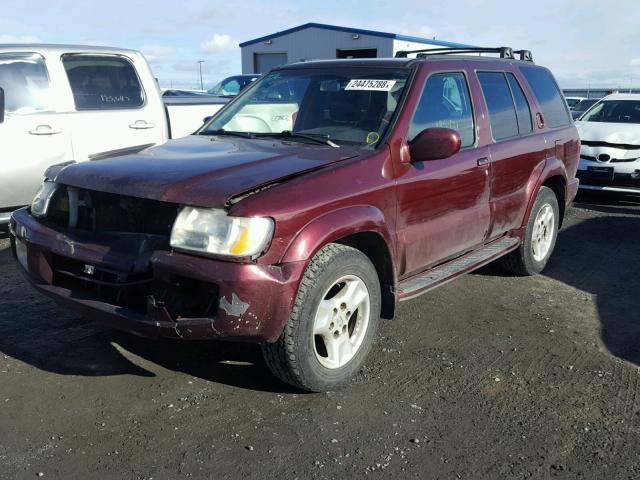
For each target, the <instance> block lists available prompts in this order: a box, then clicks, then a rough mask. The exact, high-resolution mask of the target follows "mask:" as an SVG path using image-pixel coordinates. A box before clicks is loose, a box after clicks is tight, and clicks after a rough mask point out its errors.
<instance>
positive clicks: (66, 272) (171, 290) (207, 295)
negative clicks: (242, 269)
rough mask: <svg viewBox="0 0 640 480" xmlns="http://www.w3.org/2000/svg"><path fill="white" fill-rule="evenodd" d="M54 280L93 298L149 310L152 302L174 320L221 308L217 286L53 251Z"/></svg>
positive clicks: (210, 313) (143, 311) (209, 313)
mask: <svg viewBox="0 0 640 480" xmlns="http://www.w3.org/2000/svg"><path fill="white" fill-rule="evenodd" d="M50 261H51V267H52V271H53V278H52V284H53V285H54V286H59V287H63V288H66V289H68V290H71V291H73V292H74V293H77V294H80V295H82V296H85V297H87V298H90V299H92V300H98V301H102V302H105V303H108V304H110V305H116V306H119V307H123V308H126V309H128V310H131V311H133V312H136V313H139V314H143V315H144V314H146V313H147V306H148V304H149V303H150V302H151V303H153V305H155V306H156V307H163V308H165V309H166V310H167V312H168V313H169V315H170V316H171V318H172V319H173V320H176V321H179V320H180V319H181V318H207V317H214V316H215V314H216V312H217V310H218V301H219V293H218V292H219V290H218V286H217V285H216V284H213V283H209V282H202V281H199V280H193V279H190V278H185V277H181V276H178V275H171V276H170V277H169V278H168V279H164V280H163V281H159V280H157V279H155V278H154V277H153V275H152V273H151V272H150V271H149V272H145V273H137V274H136V273H125V272H117V271H114V270H110V269H106V268H101V267H96V266H92V265H87V264H85V263H83V262H80V261H77V260H74V259H71V258H67V257H63V256H60V255H52V257H51V260H50Z"/></svg>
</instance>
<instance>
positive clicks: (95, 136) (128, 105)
mask: <svg viewBox="0 0 640 480" xmlns="http://www.w3.org/2000/svg"><path fill="white" fill-rule="evenodd" d="M168 102H171V105H170V106H169V107H167V108H165V104H164V103H163V100H162V97H161V94H160V91H159V89H158V86H157V83H156V80H155V78H154V77H153V74H152V72H151V70H150V68H149V65H148V64H147V62H146V60H145V58H144V56H143V55H142V54H141V53H140V52H136V51H134V50H123V49H118V48H109V47H88V46H74V45H1V44H0V107H3V108H2V109H1V110H0V111H1V112H2V113H0V116H1V118H0V120H1V121H0V155H1V158H2V160H1V161H0V172H1V174H0V226H1V225H2V224H5V225H6V224H7V223H8V221H9V216H10V213H11V211H12V210H15V208H17V207H19V206H22V205H27V204H29V203H30V202H31V200H32V199H33V195H34V194H35V192H36V190H37V189H38V186H39V185H40V183H41V182H42V176H43V173H44V171H45V170H46V168H47V167H49V166H50V165H53V164H57V163H62V162H70V161H76V162H80V161H86V160H97V159H101V158H105V157H107V156H113V155H122V154H125V153H129V152H134V151H137V150H141V149H143V148H146V147H149V146H152V145H158V144H161V143H164V142H165V141H166V140H167V139H169V138H170V137H180V136H184V135H188V134H190V133H193V132H194V131H195V130H197V129H198V128H199V127H200V126H201V125H202V120H203V118H204V117H207V116H211V115H212V114H213V113H215V111H217V110H218V109H219V108H220V107H221V106H222V105H223V104H224V103H226V100H224V99H217V100H216V99H199V100H197V101H191V102H185V101H180V100H171V99H169V100H168Z"/></svg>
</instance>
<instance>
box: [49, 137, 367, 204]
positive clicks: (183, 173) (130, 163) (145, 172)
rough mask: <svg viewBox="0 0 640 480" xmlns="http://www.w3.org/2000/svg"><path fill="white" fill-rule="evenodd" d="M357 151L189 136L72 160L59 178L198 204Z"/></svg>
mask: <svg viewBox="0 0 640 480" xmlns="http://www.w3.org/2000/svg"><path fill="white" fill-rule="evenodd" d="M357 155H359V152H358V151H357V150H354V149H350V148H346V147H341V148H333V147H329V146H326V147H325V146H322V145H313V144H298V143H292V142H291V143H290V142H283V141H280V140H274V139H261V140H258V139H255V140H254V139H244V138H236V137H229V136H224V137H222V136H214V137H210V136H204V135H191V136H188V137H184V138H181V139H177V140H170V141H169V142H167V143H165V144H163V145H160V146H157V147H151V148H148V149H146V150H144V151H142V152H140V153H137V154H135V155H126V156H122V157H117V158H108V159H105V160H98V161H91V162H84V163H75V164H72V165H69V166H67V167H65V168H63V169H62V170H60V171H59V172H58V173H57V175H56V177H55V180H56V181H57V182H59V183H62V184H65V185H70V186H74V187H79V188H85V189H88V190H97V191H101V192H109V193H115V194H120V195H127V196H132V197H140V198H148V199H153V200H161V201H166V202H174V203H181V204H186V205H194V206H203V207H218V208H219V207H223V206H225V205H226V204H227V203H228V202H229V200H230V199H232V198H233V197H235V196H239V195H242V194H245V193H247V192H250V191H252V190H254V189H258V188H262V187H265V186H268V185H270V184H273V183H278V182H280V181H283V180H284V179H286V178H290V177H292V176H297V175H301V174H303V173H307V172H310V171H313V170H317V169H319V168H323V167H325V166H327V165H330V164H332V163H335V162H338V161H341V160H346V159H348V158H353V157H355V156H357Z"/></svg>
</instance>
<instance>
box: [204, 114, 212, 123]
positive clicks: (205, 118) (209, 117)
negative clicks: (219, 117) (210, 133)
mask: <svg viewBox="0 0 640 480" xmlns="http://www.w3.org/2000/svg"><path fill="white" fill-rule="evenodd" d="M212 118H213V115H209V116H208V117H204V118H203V119H202V123H208V122H209V120H211V119H212Z"/></svg>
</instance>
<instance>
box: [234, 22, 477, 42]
mask: <svg viewBox="0 0 640 480" xmlns="http://www.w3.org/2000/svg"><path fill="white" fill-rule="evenodd" d="M307 28H321V29H324V30H334V31H336V32H346V33H358V34H361V35H371V36H374V37H385V38H394V39H396V40H405V41H408V42H419V43H426V44H428V45H439V46H442V47H472V46H473V45H465V44H464V43H455V42H446V41H444V40H433V39H430V38H422V37H412V36H409V35H399V34H396V33H389V32H377V31H375V30H363V29H361V28H347V27H339V26H337V25H326V24H324V23H305V24H304V25H299V26H297V27H293V28H289V29H288V30H282V31H280V32H276V33H272V34H271V35H266V36H264V37H260V38H254V39H253V40H248V41H246V42H242V43H241V44H240V48H242V47H246V46H248V45H253V44H255V43H260V42H266V41H267V40H271V39H273V38H277V37H281V36H283V35H288V34H290V33H295V32H299V31H300V30H305V29H307Z"/></svg>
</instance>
